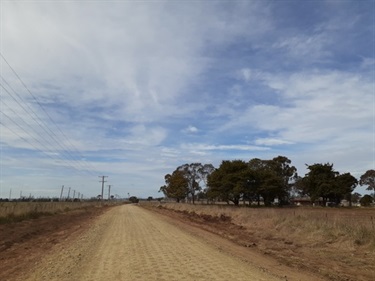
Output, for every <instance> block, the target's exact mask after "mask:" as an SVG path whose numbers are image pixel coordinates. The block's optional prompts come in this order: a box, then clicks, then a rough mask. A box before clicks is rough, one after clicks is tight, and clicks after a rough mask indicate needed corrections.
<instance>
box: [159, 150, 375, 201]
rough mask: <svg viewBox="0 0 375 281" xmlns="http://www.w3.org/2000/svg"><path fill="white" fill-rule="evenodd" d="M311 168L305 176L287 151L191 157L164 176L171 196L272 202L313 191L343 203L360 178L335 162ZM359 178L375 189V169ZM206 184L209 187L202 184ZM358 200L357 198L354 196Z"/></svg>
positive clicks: (314, 196)
mask: <svg viewBox="0 0 375 281" xmlns="http://www.w3.org/2000/svg"><path fill="white" fill-rule="evenodd" d="M306 166H307V169H308V170H309V172H308V173H307V174H306V175H305V176H304V177H299V176H298V175H297V169H296V167H294V166H293V165H292V164H291V160H290V159H288V158H287V157H285V156H277V157H275V158H273V159H270V160H263V159H259V158H253V159H251V160H249V161H248V162H246V161H243V160H224V161H222V162H221V164H220V166H219V167H218V168H215V167H214V166H213V165H212V164H204V165H203V164H201V163H191V164H184V165H181V166H179V167H177V168H176V170H175V171H174V172H173V173H172V174H167V175H166V176H165V182H166V185H164V186H162V187H160V190H159V191H161V192H163V193H164V195H165V196H166V197H168V198H174V199H176V200H177V202H179V201H180V200H181V199H185V198H188V199H192V202H193V203H194V202H195V200H196V198H198V200H202V199H207V200H220V201H224V202H227V203H230V202H231V203H233V204H234V205H239V203H240V202H241V200H243V201H244V202H249V204H252V203H256V204H258V205H260V203H261V202H263V204H264V205H265V206H270V205H272V204H273V203H276V202H277V204H279V205H285V204H289V202H290V199H291V197H293V196H297V195H298V196H309V197H310V199H311V201H312V202H316V201H317V200H322V201H323V204H324V206H325V205H326V202H334V203H336V204H338V203H340V201H341V200H342V199H347V200H349V202H350V204H351V198H352V192H353V190H354V189H355V187H356V186H357V185H358V181H357V179H356V178H355V177H353V176H352V175H351V174H350V173H344V174H340V173H339V172H337V171H335V170H334V169H333V164H330V163H326V164H312V165H306ZM360 184H363V185H368V189H374V190H375V171H374V170H369V171H367V172H366V173H365V174H364V175H362V177H361V180H360ZM202 187H205V188H202ZM355 199H356V200H358V198H357V197H356V198H355Z"/></svg>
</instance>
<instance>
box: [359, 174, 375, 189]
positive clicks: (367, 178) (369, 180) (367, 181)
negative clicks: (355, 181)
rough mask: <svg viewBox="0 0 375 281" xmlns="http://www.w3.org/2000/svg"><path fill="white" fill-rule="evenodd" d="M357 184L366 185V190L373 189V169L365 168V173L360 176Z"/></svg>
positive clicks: (374, 183)
mask: <svg viewBox="0 0 375 281" xmlns="http://www.w3.org/2000/svg"><path fill="white" fill-rule="evenodd" d="M359 184H360V185H367V190H374V191H375V170H367V171H366V173H364V174H363V175H362V176H361V178H360V180H359Z"/></svg>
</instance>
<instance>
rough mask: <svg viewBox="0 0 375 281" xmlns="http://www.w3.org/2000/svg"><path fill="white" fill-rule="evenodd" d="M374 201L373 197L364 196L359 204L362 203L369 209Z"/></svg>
mask: <svg viewBox="0 0 375 281" xmlns="http://www.w3.org/2000/svg"><path fill="white" fill-rule="evenodd" d="M373 201H374V199H373V198H372V196H371V195H368V194H366V195H364V196H363V197H362V198H361V199H360V200H359V203H361V205H362V206H365V207H368V206H370V205H371V203H372V202H373Z"/></svg>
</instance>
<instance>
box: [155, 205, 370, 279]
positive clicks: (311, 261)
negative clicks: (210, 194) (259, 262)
mask: <svg viewBox="0 0 375 281" xmlns="http://www.w3.org/2000/svg"><path fill="white" fill-rule="evenodd" d="M162 206H163V207H164V208H167V209H172V210H177V211H181V212H184V213H191V214H192V215H194V214H193V213H195V214H199V215H210V216H213V217H222V216H225V217H230V218H231V222H232V223H233V224H235V225H237V226H241V227H242V228H241V229H243V231H244V233H243V234H242V236H241V234H239V236H238V237H237V238H236V237H235V236H234V238H233V240H234V241H236V239H242V240H241V241H246V243H248V245H254V247H255V249H257V250H259V251H261V252H263V253H264V254H267V255H270V256H272V257H274V258H276V259H278V260H279V261H280V262H282V263H284V264H287V265H290V266H292V267H296V268H302V269H305V270H310V271H313V272H315V273H316V272H319V274H321V275H322V276H323V277H325V278H327V279H329V280H375V264H374V262H373V261H374V260H375V226H374V224H375V209H374V208H353V209H349V208H320V207H315V208H313V207H311V208H307V207H301V208H300V207H298V208H245V207H240V208H239V207H234V206H226V205H191V204H181V203H180V204H177V203H165V204H162ZM228 227H230V226H228ZM218 233H220V231H219V232H218ZM239 237H240V238H239ZM241 241H239V242H240V243H242V242H241ZM251 247H253V246H251Z"/></svg>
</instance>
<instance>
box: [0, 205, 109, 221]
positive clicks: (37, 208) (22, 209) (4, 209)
mask: <svg viewBox="0 0 375 281" xmlns="http://www.w3.org/2000/svg"><path fill="white" fill-rule="evenodd" d="M104 204H105V205H108V204H113V203H109V202H105V203H104ZM101 206H103V203H102V202H99V201H95V202H88V201H87V202H0V223H9V222H16V221H22V220H24V219H31V218H37V217H40V216H42V215H53V214H57V213H61V212H66V211H70V210H75V209H82V208H92V207H101Z"/></svg>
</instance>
